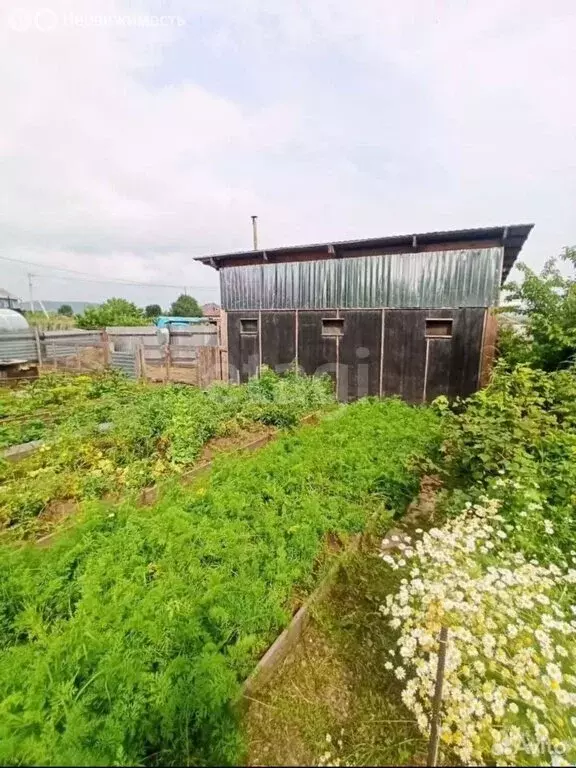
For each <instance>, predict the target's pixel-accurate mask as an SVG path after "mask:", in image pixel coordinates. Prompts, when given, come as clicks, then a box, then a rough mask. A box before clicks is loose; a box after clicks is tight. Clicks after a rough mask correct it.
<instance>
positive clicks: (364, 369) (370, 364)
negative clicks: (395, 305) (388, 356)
mask: <svg viewBox="0 0 576 768" xmlns="http://www.w3.org/2000/svg"><path fill="white" fill-rule="evenodd" d="M340 317H342V318H343V320H344V335H343V336H342V338H341V339H340V377H341V379H343V378H344V377H346V378H347V382H345V381H341V382H340V391H341V399H343V400H344V399H345V400H355V399H356V398H358V397H365V396H366V395H377V394H378V393H379V390H380V348H381V333H382V312H381V310H378V309H374V310H358V311H356V310H341V311H340Z"/></svg>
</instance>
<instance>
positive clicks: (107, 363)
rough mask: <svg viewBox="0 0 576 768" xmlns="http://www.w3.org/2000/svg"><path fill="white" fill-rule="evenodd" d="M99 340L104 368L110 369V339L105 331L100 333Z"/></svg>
mask: <svg viewBox="0 0 576 768" xmlns="http://www.w3.org/2000/svg"><path fill="white" fill-rule="evenodd" d="M100 339H101V343H102V349H103V350H104V368H110V337H109V336H108V331H107V330H106V329H103V330H102V331H101V332H100Z"/></svg>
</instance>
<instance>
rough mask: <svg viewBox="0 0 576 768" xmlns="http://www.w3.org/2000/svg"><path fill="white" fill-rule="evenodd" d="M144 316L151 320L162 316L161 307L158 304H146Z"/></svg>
mask: <svg viewBox="0 0 576 768" xmlns="http://www.w3.org/2000/svg"><path fill="white" fill-rule="evenodd" d="M144 314H145V315H146V317H149V318H151V319H153V318H155V317H158V316H159V315H161V314H162V307H161V306H160V304H148V306H147V307H146V309H145V310H144Z"/></svg>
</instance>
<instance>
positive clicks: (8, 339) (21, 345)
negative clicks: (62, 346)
mask: <svg viewBox="0 0 576 768" xmlns="http://www.w3.org/2000/svg"><path fill="white" fill-rule="evenodd" d="M0 360H27V361H29V362H38V352H37V349H36V341H35V339H34V331H17V332H15V333H1V334H0Z"/></svg>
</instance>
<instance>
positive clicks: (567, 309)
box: [499, 248, 576, 371]
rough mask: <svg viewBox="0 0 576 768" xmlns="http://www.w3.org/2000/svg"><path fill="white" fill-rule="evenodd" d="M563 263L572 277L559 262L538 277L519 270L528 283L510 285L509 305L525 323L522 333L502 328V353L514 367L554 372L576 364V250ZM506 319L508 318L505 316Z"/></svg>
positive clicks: (548, 265)
mask: <svg viewBox="0 0 576 768" xmlns="http://www.w3.org/2000/svg"><path fill="white" fill-rule="evenodd" d="M560 260H561V261H564V262H568V263H569V264H570V265H571V266H572V274H569V275H568V276H566V275H564V274H562V272H561V271H560V269H559V267H558V259H555V258H552V259H549V260H548V261H547V262H546V264H545V265H544V268H543V269H542V271H541V272H540V274H537V273H536V272H534V271H533V270H531V269H530V268H529V267H528V266H526V264H520V265H519V266H518V269H519V270H520V272H522V274H523V276H524V279H523V280H522V282H521V283H510V284H509V285H508V286H506V288H505V290H506V291H507V292H508V294H509V296H508V300H509V301H510V300H511V301H512V302H518V303H517V304H513V305H508V306H506V307H505V308H504V312H506V313H509V312H514V313H516V314H517V315H519V316H520V318H521V319H522V320H523V323H522V325H521V330H514V329H513V328H511V327H510V325H508V326H504V327H503V328H501V334H500V343H499V347H500V353H501V354H502V355H503V356H504V357H505V358H506V359H507V360H508V361H509V362H510V363H512V364H516V363H529V364H530V365H532V366H533V367H535V368H542V369H544V370H546V371H553V370H556V369H557V368H559V367H563V366H565V365H567V364H569V363H570V362H574V359H575V355H576V272H575V271H574V268H575V267H576V248H566V249H565V251H564V253H563V254H562V255H561V256H560ZM504 317H506V315H504Z"/></svg>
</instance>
